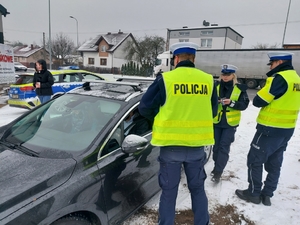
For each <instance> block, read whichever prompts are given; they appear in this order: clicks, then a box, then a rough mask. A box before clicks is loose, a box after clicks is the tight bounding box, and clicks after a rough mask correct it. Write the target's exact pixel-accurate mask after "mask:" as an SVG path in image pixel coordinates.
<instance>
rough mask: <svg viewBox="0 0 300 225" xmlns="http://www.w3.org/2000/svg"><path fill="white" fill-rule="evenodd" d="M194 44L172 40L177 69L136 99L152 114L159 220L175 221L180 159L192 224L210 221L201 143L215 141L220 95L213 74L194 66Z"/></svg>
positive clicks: (160, 77)
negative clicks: (183, 171) (185, 181)
mask: <svg viewBox="0 0 300 225" xmlns="http://www.w3.org/2000/svg"><path fill="white" fill-rule="evenodd" d="M198 47H199V46H198V45H196V44H194V43H191V42H181V43H176V44H174V45H172V46H171V48H170V50H171V51H172V52H173V62H174V63H173V64H174V66H175V69H174V70H172V71H170V72H166V73H163V74H158V75H157V77H156V79H155V81H154V82H153V84H152V85H151V86H150V87H149V88H148V90H147V92H146V93H145V94H144V96H143V97H142V100H141V102H140V105H139V111H140V114H141V115H142V116H144V117H146V118H149V119H150V120H153V119H154V124H153V129H152V131H153V133H152V140H151V144H152V145H155V146H160V155H159V158H158V161H159V162H160V171H159V177H158V181H159V185H160V187H161V189H162V193H161V196H160V202H159V216H158V217H159V218H158V220H159V222H158V223H159V224H160V225H162V224H163V225H174V220H175V206H176V198H177V192H178V185H179V182H180V176H181V168H182V165H183V166H184V170H185V174H186V176H187V183H188V188H189V190H190V192H191V197H192V210H193V212H194V224H197V225H206V224H208V223H209V214H208V201H207V197H206V194H205V190H204V181H205V179H206V173H205V170H204V160H205V157H206V156H205V152H204V148H203V146H205V145H212V144H213V143H214V138H213V117H214V116H215V115H216V113H217V106H218V97H217V93H216V89H215V88H214V84H213V77H212V76H211V75H210V74H207V73H205V72H203V71H201V70H198V69H196V68H195V65H194V59H195V54H196V49H197V48H198Z"/></svg>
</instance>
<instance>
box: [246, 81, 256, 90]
mask: <svg viewBox="0 0 300 225" xmlns="http://www.w3.org/2000/svg"><path fill="white" fill-rule="evenodd" d="M246 85H247V87H248V88H250V89H254V88H256V87H257V85H258V84H257V81H256V80H254V79H249V80H246Z"/></svg>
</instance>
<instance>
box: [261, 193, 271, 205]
mask: <svg viewBox="0 0 300 225" xmlns="http://www.w3.org/2000/svg"><path fill="white" fill-rule="evenodd" d="M261 201H262V203H263V204H264V205H265V206H271V197H269V196H265V195H262V196H261Z"/></svg>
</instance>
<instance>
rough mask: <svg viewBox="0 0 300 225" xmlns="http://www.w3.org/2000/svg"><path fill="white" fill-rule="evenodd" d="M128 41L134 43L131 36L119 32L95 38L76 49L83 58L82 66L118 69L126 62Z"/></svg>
mask: <svg viewBox="0 0 300 225" xmlns="http://www.w3.org/2000/svg"><path fill="white" fill-rule="evenodd" d="M129 41H131V42H134V43H135V39H134V37H133V35H132V34H131V33H123V32H121V31H119V32H118V33H110V32H109V33H107V34H100V35H98V36H96V37H95V38H93V39H91V40H89V41H87V42H85V43H84V44H83V45H82V46H80V47H79V48H78V51H79V52H81V55H82V57H83V66H85V67H95V68H102V69H107V70H110V69H112V68H118V69H120V68H121V67H122V65H123V64H125V63H126V62H127V60H126V59H125V56H126V52H125V47H126V45H127V42H129Z"/></svg>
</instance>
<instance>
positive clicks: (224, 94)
mask: <svg viewBox="0 0 300 225" xmlns="http://www.w3.org/2000/svg"><path fill="white" fill-rule="evenodd" d="M221 68H222V70H221V77H220V81H217V83H216V85H217V93H218V97H219V107H218V115H217V116H216V117H215V118H214V136H215V145H214V147H213V160H214V163H215V164H214V168H213V170H212V172H211V175H213V177H212V179H211V180H212V181H213V182H216V183H218V182H219V181H220V178H221V175H222V173H223V170H224V168H225V166H226V164H227V162H228V159H229V151H230V145H231V143H232V142H233V141H234V134H235V132H236V128H237V127H238V125H239V123H240V119H241V111H242V110H245V109H246V108H247V107H248V105H249V98H248V94H247V92H246V90H247V86H246V85H243V84H238V82H237V77H236V74H235V72H236V70H237V67H236V66H234V65H230V64H224V65H221Z"/></svg>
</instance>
